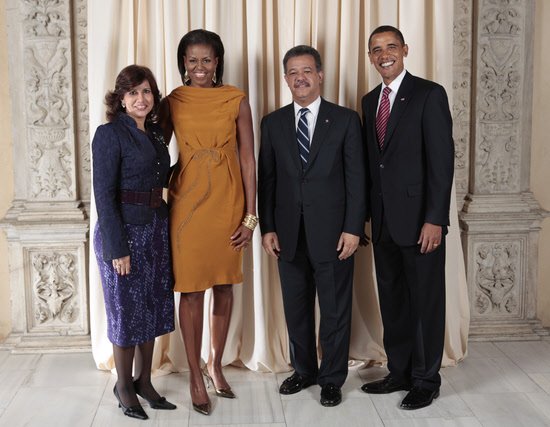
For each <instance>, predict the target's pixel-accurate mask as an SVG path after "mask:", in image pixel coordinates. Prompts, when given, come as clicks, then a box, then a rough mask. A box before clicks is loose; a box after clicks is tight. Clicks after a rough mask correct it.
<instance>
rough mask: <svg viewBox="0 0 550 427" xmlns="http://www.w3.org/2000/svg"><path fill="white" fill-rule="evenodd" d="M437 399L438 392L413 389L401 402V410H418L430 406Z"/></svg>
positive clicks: (418, 388)
mask: <svg viewBox="0 0 550 427" xmlns="http://www.w3.org/2000/svg"><path fill="white" fill-rule="evenodd" d="M438 397H439V390H428V389H426V388H420V387H413V388H412V390H411V391H409V393H408V394H407V395H406V396H405V398H404V399H403V401H402V402H401V405H400V408H401V409H420V408H425V407H426V406H429V405H431V404H432V402H433V400H434V399H437V398H438Z"/></svg>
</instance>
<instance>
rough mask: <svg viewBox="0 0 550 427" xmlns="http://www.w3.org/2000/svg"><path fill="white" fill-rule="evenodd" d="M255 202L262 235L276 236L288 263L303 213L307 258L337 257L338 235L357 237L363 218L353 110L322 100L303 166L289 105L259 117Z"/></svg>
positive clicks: (357, 123) (360, 151) (359, 147)
mask: <svg viewBox="0 0 550 427" xmlns="http://www.w3.org/2000/svg"><path fill="white" fill-rule="evenodd" d="M261 132H262V136H261V146H260V156H259V162H258V163H259V174H258V175H259V186H258V187H259V192H258V202H259V203H258V204H259V215H260V227H261V231H262V234H265V233H268V232H276V233H277V237H278V239H279V243H280V245H281V254H280V257H281V259H283V260H285V261H292V260H293V258H294V255H295V252H296V244H297V242H298V233H299V230H300V221H301V217H302V215H303V219H304V226H305V232H306V239H307V243H308V248H309V251H310V256H311V257H312V259H313V260H315V261H317V262H326V261H332V260H335V259H337V257H338V252H337V251H336V246H337V244H338V239H339V238H340V235H341V233H342V232H347V233H351V234H355V235H362V234H363V230H364V223H365V215H366V207H365V201H366V197H365V195H366V193H365V190H366V189H365V165H364V160H363V159H364V153H363V145H362V141H361V124H360V121H359V116H358V115H357V113H356V112H355V111H352V110H350V109H348V108H344V107H340V106H338V105H336V104H332V103H330V102H327V101H325V100H324V99H322V100H321V105H320V107H319V115H318V117H317V122H316V125H315V131H314V133H313V138H312V140H311V148H310V155H309V161H308V165H307V168H306V169H305V170H302V164H301V161H300V157H299V153H298V145H297V142H296V122H295V116H294V106H293V104H290V105H287V106H285V107H283V108H280V109H279V110H276V111H274V112H273V113H271V114H268V115H267V116H265V117H264V118H263V119H262V125H261Z"/></svg>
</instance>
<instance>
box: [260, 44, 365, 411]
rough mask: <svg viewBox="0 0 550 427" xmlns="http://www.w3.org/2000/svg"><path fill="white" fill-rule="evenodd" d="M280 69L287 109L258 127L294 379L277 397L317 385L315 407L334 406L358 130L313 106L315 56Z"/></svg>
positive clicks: (359, 209) (294, 53)
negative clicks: (288, 98) (287, 92)
mask: <svg viewBox="0 0 550 427" xmlns="http://www.w3.org/2000/svg"><path fill="white" fill-rule="evenodd" d="M283 66H284V72H285V80H286V82H287V84H288V87H289V88H290V91H291V92H292V98H293V102H292V103H291V104H290V105H287V106H285V107H283V108H281V109H279V110H276V111H274V112H272V113H271V114H268V115H267V116H265V117H264V118H263V120H262V126H261V132H262V138H261V146H260V156H259V161H258V165H259V191H258V200H259V212H260V227H261V231H262V235H263V238H262V244H263V247H264V249H265V250H266V252H267V253H268V254H270V255H272V256H274V257H276V258H277V259H278V265H279V274H280V278H281V288H282V294H283V305H284V311H285V317H286V322H287V327H288V335H289V339H290V359H291V363H292V366H293V367H294V370H295V372H294V374H293V375H292V376H290V377H289V378H287V379H286V380H285V381H284V382H283V384H282V385H281V387H280V389H279V391H280V393H282V394H293V393H297V392H299V391H300V390H302V389H303V388H306V387H308V386H310V385H312V384H319V385H320V386H321V404H322V405H324V406H335V405H338V404H339V403H340V402H341V400H342V394H341V390H340V389H341V387H342V385H343V384H344V381H345V379H346V376H347V373H348V352H349V340H350V327H351V297H352V278H353V258H354V257H353V254H354V252H355V250H356V249H357V245H358V243H359V236H362V235H363V230H364V225H365V214H366V208H365V200H366V193H365V165H364V161H363V156H364V152H363V146H362V140H361V125H360V121H359V116H358V115H357V113H355V112H354V111H352V110H350V109H347V108H343V107H340V106H338V105H335V104H332V103H330V102H327V101H325V100H324V99H323V98H321V83H322V80H323V71H322V68H321V57H320V55H319V52H317V51H316V50H315V49H314V48H312V47H310V46H296V47H294V48H292V49H290V50H289V51H288V52H287V53H286V55H285V57H284V60H283ZM316 295H317V297H318V300H319V308H320V313H321V317H320V330H319V340H320V344H321V351H322V359H321V364H320V366H319V365H318V363H317V348H316V338H315V296H316Z"/></svg>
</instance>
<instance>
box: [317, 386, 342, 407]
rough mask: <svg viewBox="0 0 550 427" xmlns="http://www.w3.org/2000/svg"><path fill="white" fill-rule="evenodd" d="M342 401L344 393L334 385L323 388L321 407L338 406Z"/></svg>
mask: <svg viewBox="0 0 550 427" xmlns="http://www.w3.org/2000/svg"><path fill="white" fill-rule="evenodd" d="M341 401H342V391H341V390H340V387H338V386H336V385H334V384H330V383H329V384H325V385H324V386H323V387H322V388H321V405H323V406H336V405H338V404H340V402H341Z"/></svg>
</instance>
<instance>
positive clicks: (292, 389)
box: [279, 372, 315, 394]
mask: <svg viewBox="0 0 550 427" xmlns="http://www.w3.org/2000/svg"><path fill="white" fill-rule="evenodd" d="M313 384H315V382H314V381H313V380H312V379H310V378H304V377H302V376H301V375H300V374H297V373H296V372H294V373H293V374H292V375H291V376H290V377H288V378H287V379H286V380H284V381H283V383H282V384H281V387H279V393H281V394H294V393H298V392H299V391H302V389H304V388H307V387H309V386H310V385H313Z"/></svg>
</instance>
